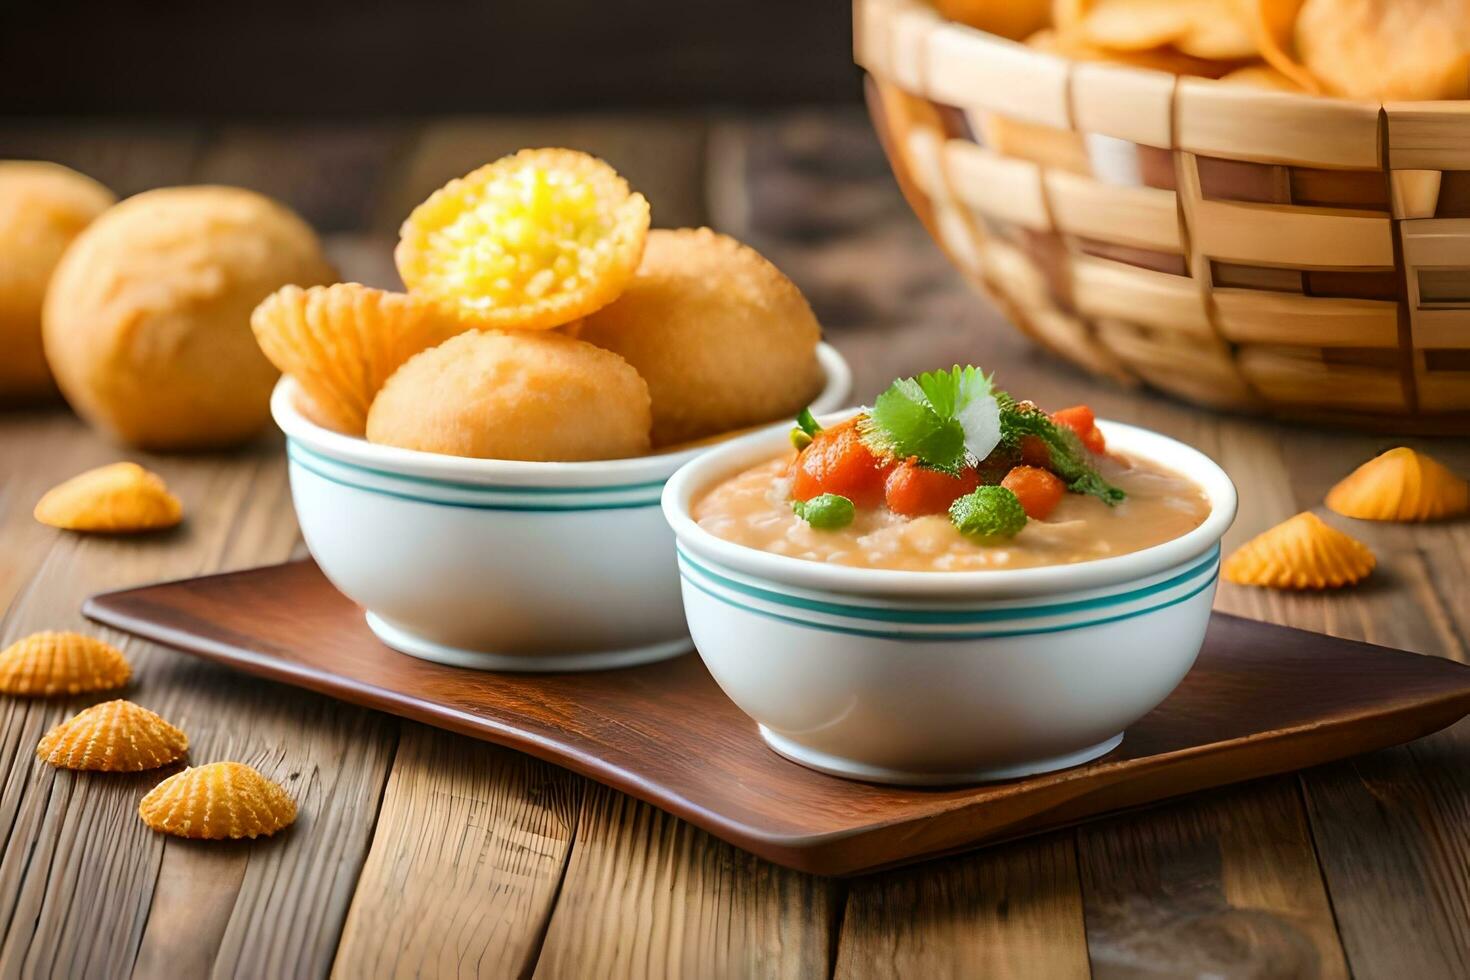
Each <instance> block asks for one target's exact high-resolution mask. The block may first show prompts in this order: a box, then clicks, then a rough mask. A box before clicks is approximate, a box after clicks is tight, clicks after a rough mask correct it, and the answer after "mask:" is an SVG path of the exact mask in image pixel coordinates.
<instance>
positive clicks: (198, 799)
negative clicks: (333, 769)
mask: <svg viewBox="0 0 1470 980" xmlns="http://www.w3.org/2000/svg"><path fill="white" fill-rule="evenodd" d="M138 816H139V817H141V818H142V820H143V822H144V823H145V824H147V825H148V826H149V827H151V828H153V829H154V830H157V831H159V832H161V833H165V834H172V835H173V836H175V837H193V838H202V839H208V840H231V839H239V838H241V837H251V838H254V837H261V836H265V837H269V836H270V835H271V834H274V833H275V832H276V831H278V830H281V829H282V828H284V827H288V826H290V825H291V823H292V822H293V821H295V819H296V803H295V801H294V800H292V799H291V797H290V796H289V795H288V794H287V793H286V791H285V790H284V789H282V788H281V787H280V786H279V785H278V784H277V783H274V782H272V781H271V780H269V779H266V778H265V777H264V776H262V775H261V774H260V773H258V772H256V771H255V770H254V769H252V768H250V767H249V766H247V765H244V764H242V763H239V762H211V763H210V764H209V765H206V766H192V767H190V768H188V769H185V770H184V771H183V772H180V773H175V774H174V775H172V776H170V777H168V778H167V779H165V780H164V781H163V782H161V783H159V784H158V785H157V786H155V787H153V789H152V790H150V791H149V792H148V795H147V796H145V797H143V800H142V802H141V803H139V804H138Z"/></svg>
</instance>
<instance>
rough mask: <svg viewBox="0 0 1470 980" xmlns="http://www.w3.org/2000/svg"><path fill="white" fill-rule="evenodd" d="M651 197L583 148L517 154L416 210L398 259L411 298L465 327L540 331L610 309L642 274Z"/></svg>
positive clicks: (457, 183)
mask: <svg viewBox="0 0 1470 980" xmlns="http://www.w3.org/2000/svg"><path fill="white" fill-rule="evenodd" d="M648 216H649V212H648V201H647V200H645V199H644V197H643V195H642V194H637V193H634V192H633V191H632V190H630V189H629V187H628V182H627V181H625V180H624V179H623V178H622V177H620V176H618V173H617V171H615V170H614V169H613V168H612V167H610V166H608V165H607V164H606V163H604V162H603V161H601V160H599V159H597V158H596V157H591V156H588V155H587V154H585V153H581V152H579V151H577V150H562V149H544V150H522V151H521V152H519V153H517V154H515V155H514V156H508V157H503V158H502V159H500V160H497V161H495V162H494V163H489V164H486V165H485V166H483V167H481V168H479V169H478V170H476V171H474V172H473V173H470V174H466V175H465V176H464V177H461V178H459V179H458V180H451V181H450V182H449V183H448V184H446V185H444V186H443V187H441V188H440V189H439V190H437V191H435V192H434V193H433V194H431V195H430V196H429V199H428V200H426V201H425V202H424V203H422V204H420V205H419V206H418V207H416V208H414V209H413V213H412V214H410V215H409V216H408V220H406V221H404V222H403V227H402V229H401V230H400V232H399V241H398V248H397V249H396V250H395V251H394V253H393V258H394V261H395V262H396V263H397V265H398V272H399V275H401V276H402V277H403V281H404V283H405V284H407V286H408V288H409V291H410V292H412V293H414V294H416V295H419V296H422V297H424V298H426V299H429V300H432V301H433V302H436V303H438V304H439V305H440V306H441V307H443V308H444V310H446V311H447V312H449V313H450V314H452V315H454V316H457V317H459V318H460V319H461V320H463V321H464V324H465V326H467V327H479V328H487V329H488V328H498V329H502V330H545V329H549V328H552V327H558V326H561V325H562V324H565V323H570V322H572V321H573V320H575V319H577V318H578V317H581V316H584V315H585V314H587V313H590V312H591V311H593V310H595V309H597V308H598V307H600V306H604V305H606V304H607V303H610V302H612V300H613V299H614V298H615V297H616V296H617V295H618V293H619V292H621V291H622V289H623V286H624V285H625V284H626V283H627V281H628V279H629V278H630V277H631V276H632V275H633V270H634V269H636V268H638V257H639V256H640V255H641V254H642V252H643V240H644V236H645V235H646V234H647V232H648Z"/></svg>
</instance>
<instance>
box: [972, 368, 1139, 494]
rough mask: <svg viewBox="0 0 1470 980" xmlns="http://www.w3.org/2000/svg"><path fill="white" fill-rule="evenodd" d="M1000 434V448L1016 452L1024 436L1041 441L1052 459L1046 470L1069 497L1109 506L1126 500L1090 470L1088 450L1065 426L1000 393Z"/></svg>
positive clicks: (1034, 408) (1037, 409) (1041, 412)
mask: <svg viewBox="0 0 1470 980" xmlns="http://www.w3.org/2000/svg"><path fill="white" fill-rule="evenodd" d="M1000 430H1001V438H1000V441H1001V444H1002V445H1004V446H1006V447H1008V448H1010V449H1012V450H1015V451H1019V449H1020V443H1021V440H1022V439H1024V438H1026V437H1027V436H1035V437H1036V438H1038V439H1040V440H1041V442H1042V444H1043V445H1045V446H1046V450H1047V453H1048V455H1049V456H1050V457H1051V465H1050V466H1048V467H1047V468H1048V469H1050V470H1051V471H1052V472H1053V473H1055V474H1056V475H1057V476H1059V477H1061V478H1062V480H1063V481H1065V482H1066V484H1067V489H1068V490H1070V491H1071V492H1072V493H1082V494H1089V495H1091V496H1094V497H1097V498H1098V499H1100V500H1102V501H1103V503H1105V504H1108V505H1109V506H1112V505H1114V504H1118V503H1121V502H1122V501H1123V500H1125V499H1126V498H1127V496H1128V495H1127V494H1125V493H1124V492H1123V491H1122V490H1120V489H1118V488H1117V487H1115V486H1113V485H1112V484H1111V483H1109V482H1108V481H1106V480H1104V479H1103V478H1102V476H1101V475H1099V474H1098V472H1097V470H1095V469H1093V468H1092V465H1091V464H1090V463H1089V462H1088V455H1087V450H1086V449H1085V448H1084V447H1083V445H1082V441H1081V440H1080V439H1078V438H1077V434H1076V433H1075V432H1073V431H1072V430H1071V429H1069V428H1067V427H1066V426H1064V425H1057V424H1056V423H1055V422H1053V421H1052V420H1051V416H1049V415H1047V414H1046V413H1045V412H1043V411H1042V410H1041V409H1039V408H1037V407H1036V406H1035V405H1032V404H1031V403H1030V402H1017V401H1016V400H1015V399H1014V398H1012V397H1011V396H1010V395H1007V394H1005V393H1004V392H1002V393H1001V395H1000Z"/></svg>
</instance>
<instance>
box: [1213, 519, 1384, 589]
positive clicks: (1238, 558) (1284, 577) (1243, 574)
mask: <svg viewBox="0 0 1470 980" xmlns="http://www.w3.org/2000/svg"><path fill="white" fill-rule="evenodd" d="M1375 563H1376V562H1375V559H1374V558H1373V552H1371V551H1369V550H1368V546H1367V545H1365V544H1363V543H1362V542H1361V541H1358V540H1356V539H1354V538H1351V537H1349V536H1348V535H1346V534H1344V533H1343V532H1341V531H1339V530H1337V529H1336V528H1332V527H1329V526H1328V525H1326V524H1324V523H1323V522H1322V519H1321V518H1320V517H1318V516H1317V515H1316V514H1313V513H1311V512H1310V511H1308V512H1305V513H1301V514H1298V515H1296V516H1295V517H1293V518H1291V520H1289V521H1285V522H1283V523H1281V524H1278V525H1276V526H1275V527H1273V528H1271V529H1270V530H1269V531H1265V532H1262V533H1261V534H1258V535H1256V536H1255V537H1254V538H1252V539H1251V540H1249V541H1247V542H1246V543H1245V544H1243V545H1241V546H1240V547H1239V548H1237V549H1236V550H1235V551H1234V553H1232V554H1231V555H1230V557H1229V558H1227V559H1226V560H1225V564H1224V566H1223V569H1222V571H1223V573H1224V575H1225V578H1226V579H1227V580H1228V581H1231V582H1234V583H1235V584H1237V585H1260V586H1266V587H1268V588H1273V589H1335V588H1340V587H1342V586H1344V585H1354V584H1356V583H1358V582H1360V581H1362V580H1363V579H1365V578H1367V577H1368V573H1369V572H1371V571H1373V566H1374V564H1375Z"/></svg>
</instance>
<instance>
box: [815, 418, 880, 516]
mask: <svg viewBox="0 0 1470 980" xmlns="http://www.w3.org/2000/svg"><path fill="white" fill-rule="evenodd" d="M887 469H888V463H887V461H886V460H883V459H880V458H879V457H878V456H876V455H875V454H874V453H873V451H872V450H871V449H869V448H868V447H867V446H866V445H865V444H864V443H863V440H862V438H861V437H860V436H859V435H858V430H857V423H856V420H852V421H848V422H844V423H842V424H841V425H837V426H833V427H832V428H830V429H823V430H822V431H821V432H818V433H817V434H816V435H815V436H813V437H812V442H811V445H809V446H807V447H806V448H805V449H803V450H802V451H801V455H799V456H797V457H796V465H795V466H794V467H793V470H792V474H791V477H792V479H791V496H792V497H794V498H795V499H797V500H811V499H812V498H813V497H820V496H821V495H822V494H824V493H836V494H841V495H842V496H844V497H846V498H847V499H848V500H851V501H852V502H853V504H854V505H855V506H858V507H877V506H878V505H879V504H881V503H882V502H883V477H884V475H885V473H886V471H887Z"/></svg>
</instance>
